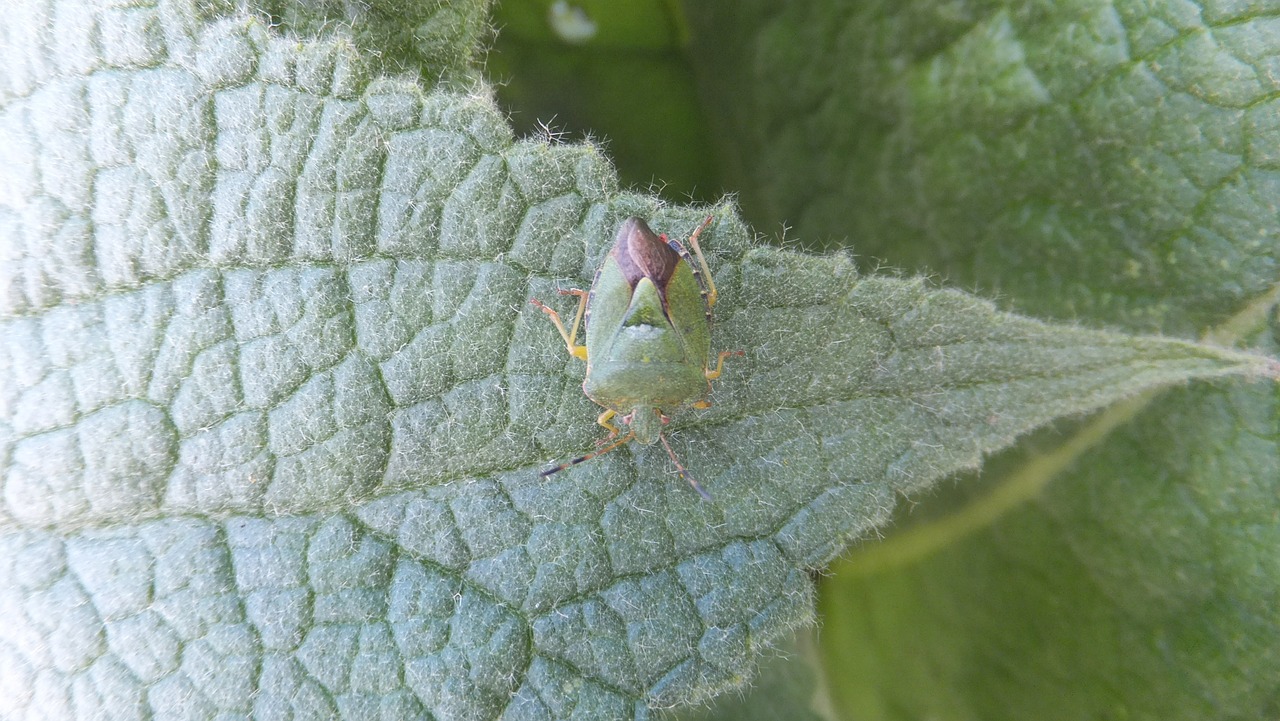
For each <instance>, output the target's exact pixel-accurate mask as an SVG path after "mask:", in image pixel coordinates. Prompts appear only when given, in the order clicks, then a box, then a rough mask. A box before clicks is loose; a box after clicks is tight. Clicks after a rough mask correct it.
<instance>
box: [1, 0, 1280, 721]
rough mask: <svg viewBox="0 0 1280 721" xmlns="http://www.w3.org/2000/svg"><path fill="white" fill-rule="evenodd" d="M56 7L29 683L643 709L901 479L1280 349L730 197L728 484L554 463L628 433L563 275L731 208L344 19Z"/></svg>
mask: <svg viewBox="0 0 1280 721" xmlns="http://www.w3.org/2000/svg"><path fill="white" fill-rule="evenodd" d="M55 7H56V8H62V6H61V5H59V6H45V5H40V4H34V3H33V4H28V5H24V6H22V7H21V11H22V12H26V13H28V15H27V16H24V17H22V18H21V22H15V23H14V24H12V25H10V26H9V27H10V28H11V29H10V30H8V31H7V32H8V34H7V35H4V36H2V37H3V41H4V45H3V48H2V49H3V51H4V54H5V57H6V58H7V59H10V60H11V62H10V65H12V66H14V67H15V68H17V69H16V70H15V71H14V72H13V73H11V74H10V75H8V76H6V77H7V82H8V85H7V86H6V87H5V89H4V91H3V94H2V95H0V98H2V99H3V103H4V104H3V108H2V110H0V137H2V138H3V139H4V140H5V141H6V142H4V143H0V146H2V147H3V148H4V152H5V153H6V155H5V157H4V159H3V160H4V162H2V163H0V173H4V175H3V176H2V177H0V180H2V181H3V182H0V189H3V193H4V195H3V196H2V197H0V238H3V239H4V243H3V246H0V247H3V250H4V261H5V262H4V263H3V264H2V265H0V268H2V269H3V273H4V274H5V276H4V278H5V284H4V286H3V290H4V293H3V296H0V304H2V305H0V309H2V310H3V314H4V318H3V320H2V321H0V354H2V355H0V371H3V372H2V373H0V404H2V405H0V409H2V410H3V414H2V415H0V459H3V462H4V469H5V472H4V487H3V506H2V510H0V528H2V535H0V546H2V548H0V609H3V612H2V613H0V618H3V621H0V689H3V693H0V712H3V714H4V715H6V716H11V717H16V718H23V717H32V718H34V717H53V718H80V717H86V718H88V717H94V716H105V717H110V718H130V717H146V716H147V715H148V714H149V715H150V716H151V717H154V718H177V717H184V718H186V717H195V718H212V717H215V716H218V715H220V714H234V715H250V716H253V717H256V718H264V719H265V718H276V717H284V716H294V717H314V716H333V715H337V716H340V717H345V718H367V717H373V716H383V717H391V718H430V717H434V718H439V719H493V718H499V717H504V718H569V717H574V716H576V717H583V718H628V717H643V716H646V715H647V713H648V708H649V707H654V706H670V705H676V704H681V703H690V702H696V701H700V700H702V699H705V698H706V697H708V696H709V695H710V694H712V693H714V692H716V691H718V690H720V689H722V688H725V687H727V686H731V685H736V684H737V683H739V682H740V681H741V680H742V678H743V677H744V676H745V675H746V674H747V673H749V672H750V668H751V665H752V663H753V662H754V660H755V659H756V657H757V656H759V655H760V654H761V653H762V652H763V651H764V650H765V649H766V648H768V647H769V646H770V645H772V644H774V643H776V642H777V641H778V640H779V639H781V638H783V637H784V636H785V635H786V634H787V633H788V631H789V630H790V629H792V628H794V627H795V626H797V625H800V624H803V623H807V622H808V621H809V620H810V618H811V614H812V595H813V589H812V585H811V583H810V580H809V578H808V576H807V573H806V571H807V570H808V569H810V568H813V567H816V566H819V565H821V564H823V563H825V562H826V561H827V560H829V559H830V558H831V557H832V556H833V555H834V554H836V553H838V552H839V551H840V550H841V549H843V548H844V546H845V544H846V543H847V542H848V541H849V540H850V539H853V538H856V537H858V536H861V535H864V534H866V533H867V532H868V531H869V530H871V529H872V528H874V527H875V526H876V525H877V524H879V523H881V522H883V520H884V519H885V517H886V514H887V513H888V511H889V509H890V508H891V506H892V504H893V499H894V494H895V493H896V492H899V491H903V490H911V489H918V488H922V487H925V486H927V485H928V484H929V483H930V482H931V481H933V480H935V479H937V478H939V477H942V476H944V475H946V474H949V473H951V472H954V471H955V470H957V469H961V468H969V467H974V466H975V465H976V464H977V463H978V462H979V461H980V459H981V457H982V454H984V453H987V452H990V451H992V450H995V449H998V448H1000V447H1002V446H1005V445H1007V444H1008V443H1010V442H1011V441H1012V440H1013V438H1015V437H1016V436H1017V435H1019V434H1021V433H1024V432H1026V431H1027V430H1029V429H1031V428H1034V427H1036V426H1038V425H1041V424H1043V423H1045V422H1047V421H1048V420H1050V419H1052V418H1055V417H1058V416H1060V415H1064V414H1068V415H1069V414H1076V413H1081V412H1084V411H1088V410H1091V409H1094V408H1097V407H1099V406H1101V405H1104V404H1106V403H1109V402H1111V401H1112V400H1115V399H1117V398H1120V397H1123V396H1126V395H1130V394H1133V393H1135V392H1137V391H1139V390H1142V389H1145V388H1151V387H1157V386H1161V385H1165V384H1168V383H1173V382H1178V381H1181V380H1183V379H1186V378H1191V377H1196V376H1215V375H1222V374H1229V373H1237V372H1240V371H1242V370H1250V369H1252V370H1261V369H1263V368H1264V364H1263V362H1262V361H1259V360H1258V359H1256V358H1253V357H1249V356H1242V355H1237V354H1233V353H1230V352H1227V351H1220V350H1215V349H1211V348H1206V347H1201V346H1196V345H1192V344H1188V343H1183V342H1178V341H1171V340H1162V339H1155V338H1131V337H1126V336H1121V335H1117V334H1110V333H1105V332H1098V331H1089V330H1085V329H1080V328H1074V327H1060V326H1048V325H1044V324H1041V323H1038V322H1036V321H1032V320H1028V319H1024V318H1018V317H1014V316H1010V315H1006V314H1002V313H998V312H996V311H995V310H994V309H993V308H992V306H991V305H990V304H988V303H986V302H984V301H981V300H977V299H975V298H972V297H969V296H966V295H964V294H961V293H958V292H955V291H944V290H933V289H930V288H928V287H927V286H926V285H925V284H923V283H922V282H920V281H917V280H904V279H895V278H879V277H864V276H859V275H858V274H857V273H855V271H854V269H853V266H852V264H851V262H850V261H849V260H848V259H847V258H845V257H844V256H830V257H811V256H805V255H801V254H796V253H790V252H786V251H780V250H774V249H767V248H758V247H753V245H752V244H751V243H750V242H749V241H748V238H747V232H746V230H745V228H743V226H741V225H740V224H739V223H738V222H737V221H736V219H735V218H734V217H733V215H732V213H731V212H729V211H727V210H724V209H721V210H720V211H718V215H719V218H720V219H719V221H718V222H717V223H716V225H715V226H713V228H712V230H711V231H710V232H709V233H708V235H707V236H706V242H707V245H708V249H709V250H711V251H712V252H713V256H714V257H713V259H712V263H713V266H714V267H715V269H716V274H717V282H718V284H719V285H720V286H721V291H722V299H721V304H720V305H718V306H717V311H718V313H719V316H718V318H719V323H718V325H717V332H716V336H715V339H714V342H715V344H716V347H720V348H742V349H744V350H745V351H746V352H747V354H746V357H745V358H743V359H740V362H738V363H736V364H734V366H733V367H731V368H730V370H729V371H728V372H727V373H726V377H725V379H723V380H722V382H720V383H719V384H718V388H717V394H716V396H715V400H716V403H717V405H716V407H714V408H713V409H711V410H710V411H708V412H706V413H701V414H693V413H691V414H688V415H687V416H685V417H681V418H678V419H677V423H676V424H675V425H674V433H673V441H674V443H675V445H676V447H677V449H678V450H679V451H680V452H681V454H682V457H683V458H684V460H685V461H686V463H687V464H688V465H689V466H690V468H691V469H693V470H694V472H695V473H697V474H698V475H699V476H700V477H701V479H702V480H703V482H704V485H705V486H706V487H707V488H708V490H710V491H711V492H712V493H713V494H714V495H715V496H716V501H715V502H714V503H704V502H701V501H699V500H698V498H697V496H696V495H694V494H692V493H691V492H690V491H689V489H688V488H687V487H685V486H684V485H683V484H681V483H680V482H679V481H678V479H674V478H673V476H672V475H671V473H670V469H669V467H668V462H667V460H666V458H665V455H664V454H662V453H661V452H660V451H659V452H655V451H654V450H653V449H635V450H634V451H626V452H621V453H617V454H613V455H611V456H609V457H606V458H603V459H600V460H599V461H598V462H596V463H594V464H591V465H589V466H585V467H582V468H580V469H575V470H574V471H573V472H572V473H566V474H561V475H560V476H557V477H555V478H554V479H552V480H550V481H541V480H539V479H538V478H537V475H536V473H535V470H536V469H537V468H538V467H539V466H540V464H541V463H543V462H545V461H547V460H549V459H551V458H556V457H561V456H565V455H569V454H572V453H575V452H579V451H581V450H582V449H583V448H585V447H589V446H590V443H591V440H592V439H593V438H594V437H596V436H597V433H596V430H595V428H594V424H593V423H592V419H593V417H594V412H593V411H592V406H591V404H590V403H589V402H588V401H586V399H585V398H583V397H582V395H581V393H580V391H579V390H578V388H577V385H578V383H579V382H580V379H581V376H580V374H581V372H582V370H581V367H580V366H577V365H575V364H576V361H570V360H569V359H566V358H565V357H564V355H563V353H562V352H561V350H560V349H559V347H558V346H559V342H558V340H557V339H556V337H555V335H554V332H553V331H552V330H551V328H550V327H549V326H548V325H547V323H546V321H545V319H544V318H543V317H542V315H541V314H540V313H536V312H533V311H531V310H530V309H529V308H528V306H527V304H526V299H527V298H528V297H530V296H531V295H536V296H540V297H543V298H554V297H555V296H554V288H555V287H556V285H557V284H558V283H561V282H564V283H576V284H581V283H584V282H586V281H587V280H589V278H590V271H591V269H592V268H594V265H595V263H596V261H597V260H598V259H599V257H600V256H601V254H602V252H603V250H604V247H603V243H604V242H605V240H606V239H607V238H609V237H610V236H611V232H612V229H613V228H614V227H615V226H616V223H617V222H618V221H619V220H620V219H621V218H623V217H625V216H626V215H629V214H640V215H644V216H646V217H651V218H653V219H654V225H655V227H658V228H660V229H665V230H669V231H670V232H672V233H674V234H683V233H684V232H687V230H688V229H690V228H692V227H693V226H694V225H695V224H696V222H697V220H698V219H699V218H700V215H699V214H698V213H696V212H691V211H673V210H663V209H661V208H659V207H657V205H656V203H655V202H654V201H652V200H651V199H648V198H643V197H637V196H629V195H623V194H618V193H617V192H616V189H615V187H614V185H615V181H614V179H613V175H612V171H611V169H610V168H609V167H608V166H607V164H606V163H605V162H604V161H603V160H602V159H601V158H600V157H599V156H598V155H597V154H596V153H595V152H594V150H593V149H591V148H589V147H570V148H558V147H550V146H547V145H545V144H540V143H531V142H514V141H513V139H512V137H511V133H510V131H509V129H508V128H507V126H506V124H505V122H504V121H503V119H502V117H501V116H500V115H499V114H498V113H497V112H496V111H495V109H494V108H493V106H492V105H491V104H490V103H489V102H488V101H487V100H486V99H485V98H484V97H480V96H468V95H462V94H457V93H453V92H449V91H445V90H437V91H434V92H429V93H424V92H423V91H421V90H419V89H418V87H417V86H416V85H415V84H413V83H410V82H408V81H403V80H387V79H375V78H373V76H372V74H371V73H370V72H369V71H368V69H367V67H366V66H365V65H364V64H362V62H361V60H360V55H359V54H357V53H356V52H354V51H353V50H352V47H351V45H350V44H349V43H347V42H345V41H342V40H336V41H329V40H319V41H299V40H298V39H296V38H291V39H286V38H284V37H279V36H276V35H273V34H272V33H271V32H270V31H269V30H268V29H267V27H266V26H265V25H263V24H262V23H261V22H260V21H259V20H256V19H250V18H245V17H242V16H238V15H230V16H227V17H214V16H211V17H209V18H195V17H193V16H191V15H190V14H188V11H187V10H186V9H185V6H181V5H170V4H165V3H162V4H160V5H158V6H156V7H154V8H153V7H114V6H113V7H109V8H102V9H98V8H94V9H93V10H92V11H91V12H90V15H91V18H89V19H86V17H83V16H80V15H76V14H75V13H71V12H69V11H68V12H64V13H62V14H60V13H59V12H55V11H54V8H55ZM90 20H92V22H91V21H90ZM45 21H49V22H52V23H53V26H54V29H55V31H56V33H55V36H56V37H69V38H82V39H84V42H82V43H81V44H79V45H76V44H70V45H68V46H67V47H66V48H63V49H62V51H61V52H58V53H53V52H51V51H50V50H49V49H48V48H45V47H44V46H43V44H42V42H43V38H42V37H41V36H39V35H38V34H34V33H33V34H30V35H25V34H23V32H21V31H22V30H23V29H29V28H32V27H40V23H41V22H45ZM206 21H207V22H206ZM19 61H24V62H25V63H26V64H23V62H19ZM90 70H92V72H89V71H90ZM10 141H11V142H10Z"/></svg>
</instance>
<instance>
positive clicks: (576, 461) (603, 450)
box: [539, 433, 636, 478]
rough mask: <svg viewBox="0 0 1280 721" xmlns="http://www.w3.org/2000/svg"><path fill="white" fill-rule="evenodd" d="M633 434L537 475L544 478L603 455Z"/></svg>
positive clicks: (632, 434)
mask: <svg viewBox="0 0 1280 721" xmlns="http://www.w3.org/2000/svg"><path fill="white" fill-rule="evenodd" d="M635 435H636V434H634V433H628V434H627V435H625V436H623V437H621V438H619V439H618V440H616V441H614V442H613V443H610V444H609V445H608V446H606V447H604V448H601V449H600V450H598V451H594V452H592V453H588V454H587V455H585V456H578V457H577V458H575V459H573V460H572V461H569V462H568V463H561V464H560V465H558V466H556V467H555V468H548V469H547V470H545V471H543V472H542V473H540V474H539V475H541V476H542V477H543V478H546V477H547V476H550V475H552V474H554V473H559V472H560V471H563V470H564V469H566V468H568V467H570V466H576V465H578V464H579V463H583V462H584V461H589V460H591V459H592V458H595V457H597V456H603V455H604V454H606V453H608V452H609V451H612V450H613V449H615V448H617V447H618V446H620V445H622V444H623V443H626V442H627V441H629V440H631V439H632V438H635Z"/></svg>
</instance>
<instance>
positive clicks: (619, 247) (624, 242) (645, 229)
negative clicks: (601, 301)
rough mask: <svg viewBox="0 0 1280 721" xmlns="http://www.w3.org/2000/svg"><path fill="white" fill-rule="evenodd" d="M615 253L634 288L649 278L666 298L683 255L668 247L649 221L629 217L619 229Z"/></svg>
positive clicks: (628, 281)
mask: <svg viewBox="0 0 1280 721" xmlns="http://www.w3.org/2000/svg"><path fill="white" fill-rule="evenodd" d="M612 252H613V254H614V257H615V258H616V259H617V261H618V267H619V268H620V269H621V270H622V275H623V277H625V278H626V279H627V283H629V284H630V285H631V287H632V288H635V287H636V283H639V282H640V279H641V278H648V279H649V280H652V281H653V284H654V285H655V286H657V288H658V293H660V294H661V295H662V298H663V301H664V302H665V301H666V295H667V282H668V281H669V280H670V279H671V276H672V275H674V274H675V272H676V266H678V265H679V264H680V255H679V254H678V253H676V252H675V251H674V250H672V249H671V248H669V247H667V244H666V242H664V241H663V239H662V238H661V237H659V236H658V235H657V234H656V233H654V232H653V230H651V229H650V228H649V225H648V224H647V223H645V222H644V221H643V220H641V219H640V218H627V219H626V221H624V222H623V223H622V227H620V228H618V237H617V239H616V240H615V241H614V245H613V251H612Z"/></svg>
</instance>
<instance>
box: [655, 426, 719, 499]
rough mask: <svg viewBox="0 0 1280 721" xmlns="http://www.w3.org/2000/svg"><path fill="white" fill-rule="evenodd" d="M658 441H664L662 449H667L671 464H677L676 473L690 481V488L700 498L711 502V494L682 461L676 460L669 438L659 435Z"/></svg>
mask: <svg viewBox="0 0 1280 721" xmlns="http://www.w3.org/2000/svg"><path fill="white" fill-rule="evenodd" d="M658 440H660V441H662V447H663V448H666V449H667V455H668V456H671V462H672V463H674V464H675V466H676V472H677V473H679V474H680V477H681V478H683V479H684V480H686V481H688V483H689V485H690V486H693V490H695V491H697V492H698V495H699V496H702V500H704V501H709V500H711V494H710V493H707V492H706V491H704V490H703V489H702V486H700V485H698V481H697V480H696V479H695V478H694V477H693V474H691V473H689V470H688V469H687V468H685V467H684V466H683V465H681V463H680V459H678V458H676V452H675V451H673V450H671V444H670V443H667V437H666V436H663V435H659V436H658Z"/></svg>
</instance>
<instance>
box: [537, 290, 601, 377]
mask: <svg viewBox="0 0 1280 721" xmlns="http://www.w3.org/2000/svg"><path fill="white" fill-rule="evenodd" d="M560 294H561V295H576V296H578V312H577V313H576V314H574V316H573V329H572V330H565V327H564V323H563V322H562V321H561V320H560V314H559V313H557V312H555V311H554V310H552V309H551V308H548V307H547V306H546V305H544V304H543V303H542V301H540V300H538V299H537V298H530V299H529V302H530V303H532V304H533V305H534V306H536V307H537V308H539V309H540V310H541V311H542V312H543V313H546V314H547V315H549V316H551V322H552V323H555V324H556V330H558V331H560V337H561V338H564V345H565V348H567V349H568V351H569V355H571V356H573V357H574V358H577V359H579V360H586V359H587V347H586V346H585V345H578V328H579V327H580V326H581V325H582V314H583V312H584V311H585V310H586V309H587V291H585V290H578V289H577V288H574V289H572V290H562V291H560Z"/></svg>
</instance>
